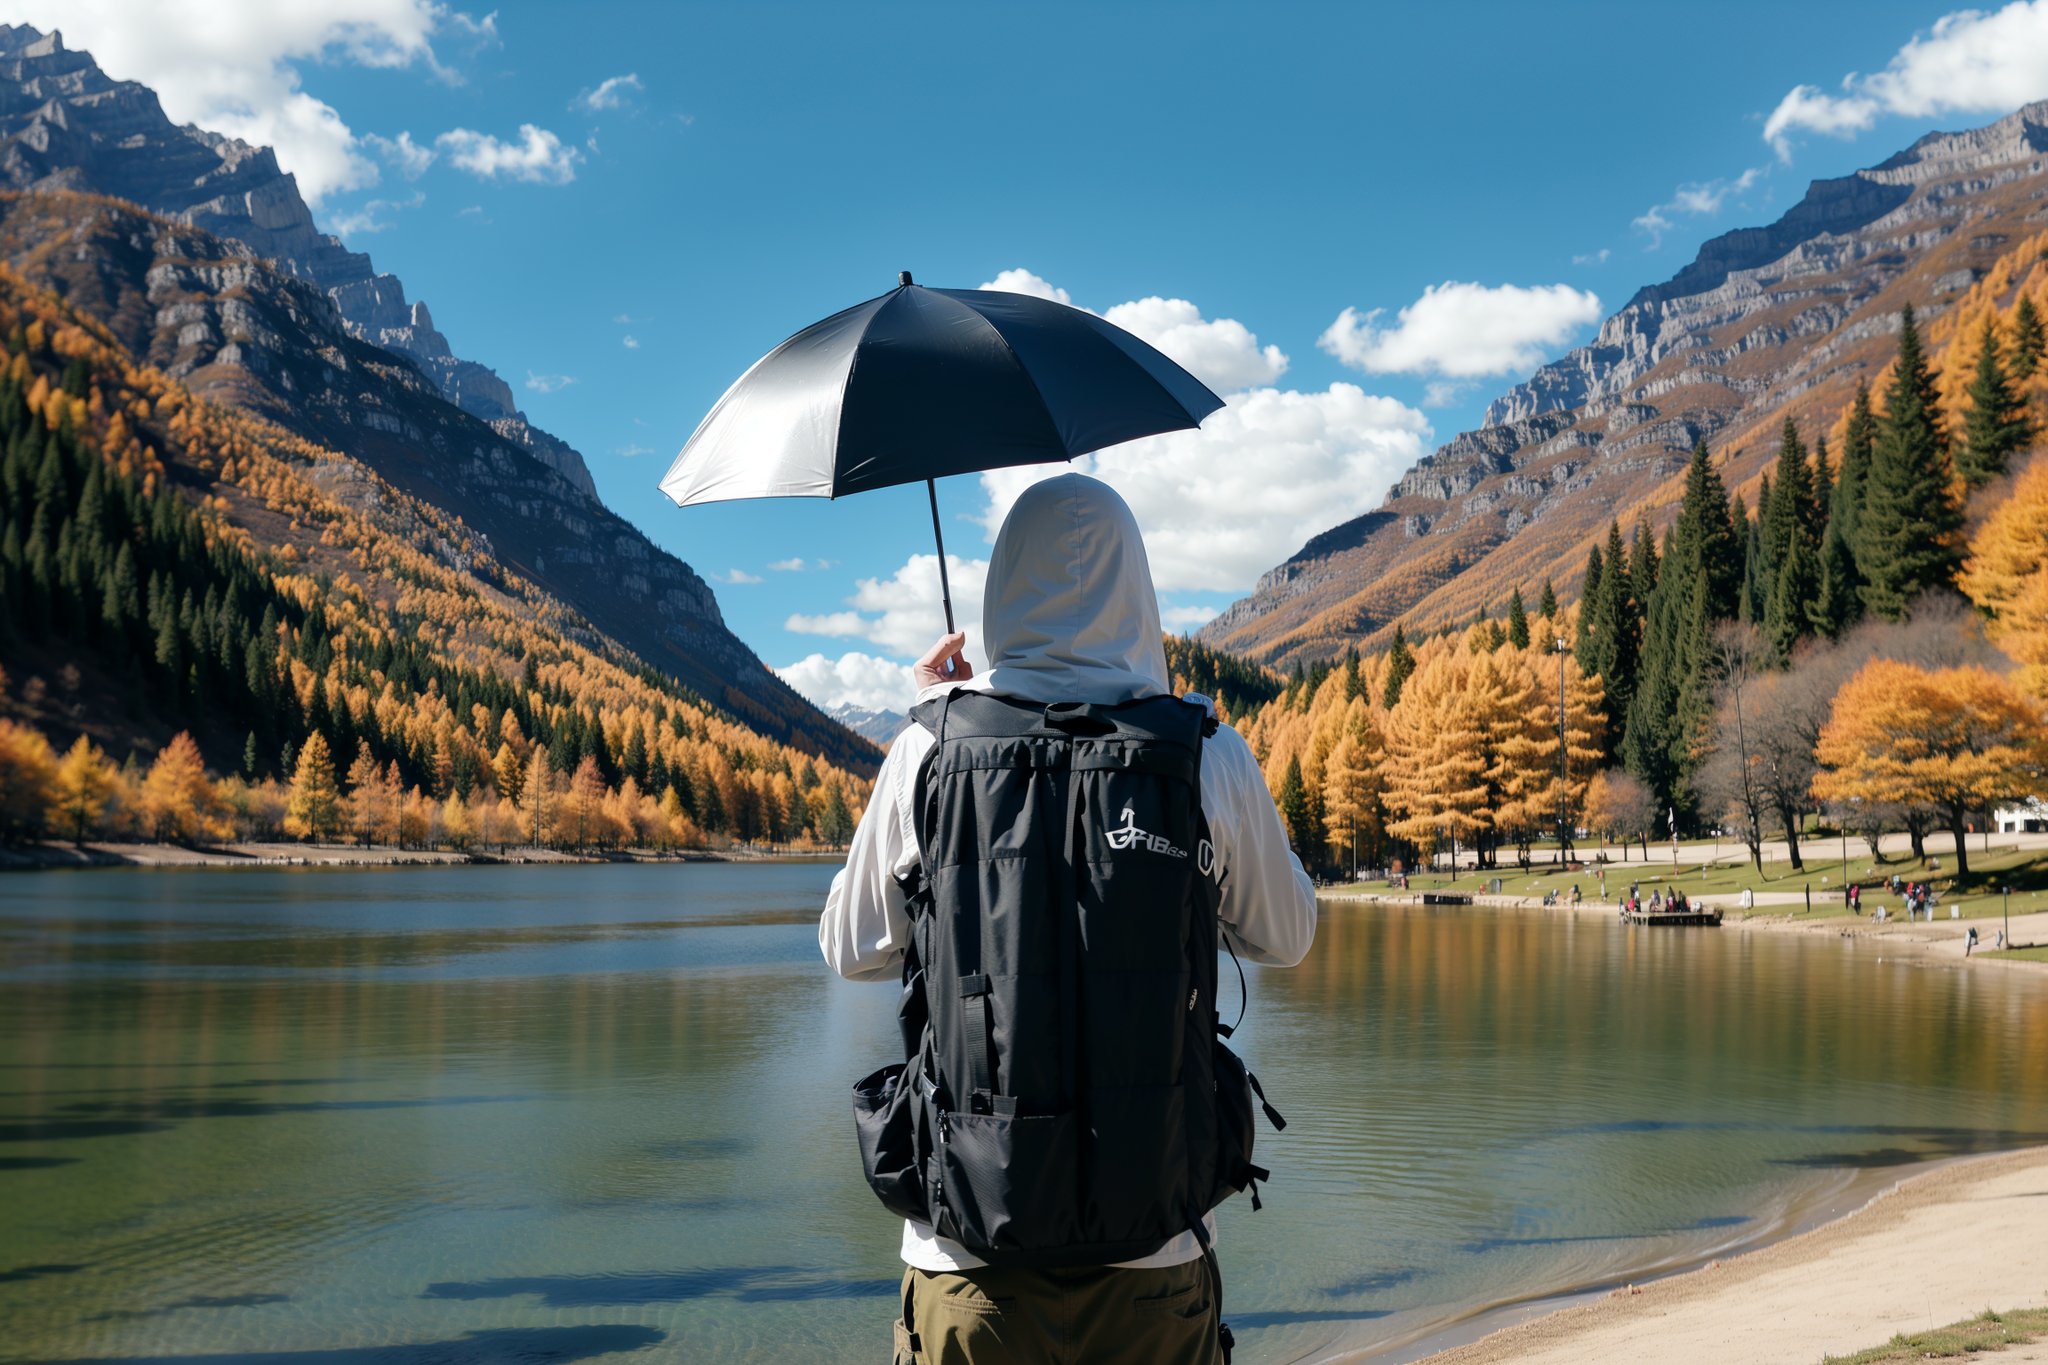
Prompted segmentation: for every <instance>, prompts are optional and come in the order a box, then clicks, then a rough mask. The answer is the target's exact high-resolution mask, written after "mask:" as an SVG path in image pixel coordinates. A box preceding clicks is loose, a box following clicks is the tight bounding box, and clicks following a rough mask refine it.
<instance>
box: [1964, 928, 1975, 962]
mask: <svg viewBox="0 0 2048 1365" xmlns="http://www.w3.org/2000/svg"><path fill="white" fill-rule="evenodd" d="M1975 951H1977V926H1976V925H1974V924H1973V925H1971V926H1970V932H1969V935H1968V937H1966V938H1965V939H1964V940H1963V956H1964V957H1968V956H1969V955H1970V954H1971V953H1973V952H1975Z"/></svg>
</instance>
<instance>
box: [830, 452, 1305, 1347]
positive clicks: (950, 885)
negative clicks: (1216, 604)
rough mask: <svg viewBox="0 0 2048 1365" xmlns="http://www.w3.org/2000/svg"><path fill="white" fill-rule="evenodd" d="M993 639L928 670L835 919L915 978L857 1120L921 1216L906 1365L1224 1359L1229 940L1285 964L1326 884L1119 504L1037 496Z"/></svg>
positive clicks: (1000, 590) (1024, 503) (1233, 1184)
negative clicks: (1206, 683)
mask: <svg viewBox="0 0 2048 1365" xmlns="http://www.w3.org/2000/svg"><path fill="white" fill-rule="evenodd" d="M982 629H983V632H984V635H985V636H986V643H987V646H988V657H989V664H990V668H989V671H988V673H987V674H986V675H982V676H976V675H975V674H974V673H973V671H972V669H971V668H970V667H969V666H968V664H967V661H966V659H965V658H964V657H962V655H961V649H962V647H963V646H964V644H965V642H966V637H965V636H964V635H963V634H958V633H956V634H952V635H948V636H946V637H944V638H943V639H941V640H940V641H939V642H938V644H937V645H935V646H934V647H933V648H932V650H931V651H930V652H929V653H927V654H926V655H925V657H924V658H923V660H921V661H920V662H919V664H918V667H917V680H918V683H919V689H920V690H919V693H918V703H917V705H916V706H915V707H914V708H913V709H912V711H911V715H912V717H913V718H914V721H915V723H914V724H912V725H910V726H908V727H907V728H906V729H905V730H904V731H903V733H902V734H901V735H900V736H898V738H897V740H896V742H895V743H894V744H893V745H892V746H891V747H890V749H889V754H888V757H887V758H886V759H885V760H884V761H883V763H882V768H881V771H880V773H879V774H878V775H877V776H876V779H875V789H874V794H873V796H872V798H871V799H870V801H869V804H868V807H867V810H866V811H865V813H864V814H863V815H862V816H861V821H860V825H859V828H858V829H857V830H856V831H855V833H854V837H853V844H852V847H851V848H850V850H849V851H848V854H847V861H846V867H845V869H844V870H843V871H842V872H840V873H839V875H838V876H836V877H834V878H833V881H832V889H831V892H830V894H829V895H828V896H827V898H826V902H825V914H824V918H823V920H822V922H821V923H820V925H819V928H818V941H819V946H820V947H821V948H822V950H823V952H824V955H825V960H826V961H827V962H829V963H830V964H831V965H832V966H833V968H834V969H835V970H837V971H838V972H839V974H840V975H842V976H845V977H847V978H849V979H850V980H855V981H884V980H897V979H901V980H902V981H903V982H904V985H905V996H906V1000H905V1004H904V1005H903V1006H902V1014H903V1017H904V1018H905V1021H906V1026H905V1035H906V1036H905V1044H906V1056H907V1058H908V1060H907V1063H906V1065H905V1066H904V1067H901V1068H885V1069H884V1070H883V1071H882V1072H879V1073H877V1075H876V1076H874V1077H870V1078H868V1080H866V1081H863V1082H862V1083H861V1085H860V1086H858V1087H856V1107H855V1117H856V1120H857V1121H858V1122H859V1126H860V1128H861V1145H862V1157H863V1162H864V1164H865V1165H866V1167H867V1174H868V1179H869V1183H870V1184H871V1185H873V1186H874V1187H875V1190H876V1192H877V1194H878V1195H880V1196H881V1198H882V1202H883V1204H884V1205H885V1206H887V1207H888V1208H889V1209H890V1210H891V1211H892V1212H896V1213H898V1214H901V1215H903V1216H904V1218H905V1220H906V1221H905V1223H904V1227H903V1236H902V1257H903V1260H904V1262H905V1263H906V1267H907V1268H906V1270H905V1272H904V1276H903V1289H902V1305H903V1306H902V1317H901V1321H900V1322H899V1323H898V1325H897V1328H896V1331H897V1359H898V1360H899V1361H902V1360H914V1361H916V1362H920V1365H923V1363H925V1362H931V1363H932V1365H960V1363H963V1362H973V1363H974V1365H989V1363H990V1362H1013V1361H1030V1362H1041V1361H1046V1362H1049V1361H1061V1362H1068V1361H1071V1362H1093V1361H1118V1362H1122V1361H1132V1362H1138V1361H1145V1362H1152V1361H1159V1362H1167V1365H1216V1362H1220V1361H1222V1360H1223V1358H1224V1355H1223V1352H1224V1345H1225V1338H1224V1336H1223V1332H1222V1317H1221V1309H1222V1274H1221V1271H1220V1270H1219V1269H1218V1266H1217V1262H1216V1255H1215V1249H1214V1248H1215V1241H1216V1223H1215V1219H1214V1217H1213V1216H1212V1215H1211V1214H1210V1209H1211V1208H1212V1207H1214V1206H1215V1205H1216V1204H1218V1203H1220V1202H1221V1201H1222V1199H1224V1198H1225V1197H1227V1196H1228V1195H1229V1194H1230V1193H1232V1192H1234V1191H1235V1190H1238V1189H1242V1188H1245V1187H1247V1186H1249V1185H1250V1184H1251V1183H1252V1182H1253V1181H1254V1180H1258V1179H1264V1178H1265V1172H1264V1171H1261V1170H1259V1169H1258V1168H1257V1167H1256V1166H1252V1165H1251V1164H1250V1160H1249V1152H1248V1151H1247V1150H1244V1149H1245V1148H1246V1145H1247V1144H1246V1142H1245V1141H1244V1140H1243V1139H1242V1137H1231V1136H1227V1135H1229V1134H1234V1133H1237V1132H1238V1131H1239V1130H1240V1129H1242V1130H1243V1131H1244V1132H1248V1131H1249V1125H1250V1122H1251V1116H1252V1104H1253V1099H1252V1094H1251V1089H1250V1088H1248V1086H1247V1082H1246V1073H1245V1072H1244V1070H1243V1067H1242V1064H1241V1063H1238V1062H1237V1061H1236V1059H1235V1058H1234V1057H1233V1056H1232V1055H1231V1054H1230V1052H1229V1050H1228V1049H1227V1048H1226V1047H1224V1045H1223V1044H1222V1043H1221V1042H1220V1041H1218V1040H1217V1038H1216V1034H1217V1033H1218V1032H1220V1031H1221V1030H1220V1029H1219V1028H1218V1027H1217V1026H1218V1025H1219V1024H1220V1022H1221V1021H1220V1019H1219V1017H1218V1016H1217V1014H1216V1000H1215V995H1216V975H1217V940H1218V938H1219V937H1220V938H1221V939H1222V941H1223V942H1224V943H1225V944H1226V945H1228V946H1230V947H1232V948H1233V949H1234V951H1235V952H1236V953H1238V954H1239V955H1241V956H1243V957H1248V958H1251V959H1252V960H1254V961H1257V962H1263V963H1268V964H1271V965H1276V966H1283V967H1285V966H1292V965H1293V964H1295V963H1297V962H1299V961H1301V959H1302V957H1303V956H1304V955H1306V954H1307V952H1308V949H1309V944H1310V942H1311V940H1312V939H1313V938H1314V936H1315V923H1316V909H1315V897H1314V893H1313V890H1312V889H1311V887H1310V885H1309V880H1308V877H1307V875H1306V874H1305V873H1304V872H1303V871H1302V868H1301V863H1300V862H1299V861H1298V860H1297V859H1296V858H1295V856H1294V854H1293V853H1292V852H1291V851H1290V850H1289V848H1288V845H1287V834H1286V831H1285V829H1284V828H1283V827H1282V825H1281V823H1280V816H1279V813H1278V811H1277V810H1276V809H1275V808H1274V804H1273V798H1272V796H1271V795H1270V794H1269V793H1268V792H1267V790H1266V783H1265V779H1264V777H1263V776H1262V775H1261V773H1260V770H1259V764H1258V760H1257V759H1255V758H1254V757H1253V756H1252V751H1251V749H1250V747H1249V746H1247V745H1246V743H1245V742H1244V740H1243V739H1242V738H1240V737H1239V736H1238V734H1237V732H1236V731H1235V730H1233V729H1231V728H1230V727H1229V726H1227V725H1219V724H1217V723H1216V721H1215V718H1214V715H1213V711H1212V709H1211V708H1209V707H1207V706H1206V705H1205V704H1203V703H1201V702H1198V701H1195V700H1189V701H1181V700H1176V699H1175V698H1174V696H1173V688H1172V681H1171V678H1170V676H1169V674H1168V673H1167V668H1166V656H1165V651H1164V647H1163V637H1162V634H1161V631H1160V625H1159V604H1158V599H1157V597H1156V596H1155V595H1154V593H1153V589H1152V574H1151V570H1150V568H1149V567H1148V565H1147V562H1146V558H1145V546H1144V542H1143V541H1142V540H1141V539H1140V537H1139V534H1138V525H1137V522H1136V521H1134V520H1133V519H1132V517H1131V512H1130V509H1129V508H1128V507H1126V506H1125V505H1124V502H1123V499H1121V498H1119V497H1118V496H1117V495H1116V493H1115V492H1114V491H1113V490H1111V489H1110V488H1109V486H1108V485H1106V484H1103V483H1099V482H1097V481H1096V480H1094V479H1090V478H1086V477H1084V476H1082V475H1079V474H1065V475H1061V476H1059V477H1057V478H1052V479H1047V480H1045V481H1044V482H1042V483H1037V484H1034V485H1032V486H1031V487H1030V488H1029V489H1027V490H1026V491H1025V492H1024V494H1023V496H1022V497H1020V498H1019V499H1018V500H1017V502H1016V505H1015V506H1014V507H1012V508H1011V510H1010V514H1009V515H1008V517H1006V518H1005V519H1004V521H1003V526H1002V530H1001V532H1000V533H999V534H998V535H997V537H996V544H995V549H994V552H993V553H992V554H991V555H990V557H989V569H988V579H987V587H986V591H985V597H984V607H983V611H982ZM906 1078H907V1080H906ZM863 1106H865V1107H866V1112H865V1113H864V1112H863ZM1267 1113H1268V1116H1269V1117H1272V1116H1273V1113H1272V1110H1271V1108H1270V1106H1268V1107H1267ZM1255 1197H1256V1195H1255Z"/></svg>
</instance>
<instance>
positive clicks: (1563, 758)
mask: <svg viewBox="0 0 2048 1365" xmlns="http://www.w3.org/2000/svg"><path fill="white" fill-rule="evenodd" d="M1568 648H1570V646H1568V645H1567V644H1565V642H1564V639H1563V637H1559V639H1558V641H1557V866H1558V870H1559V871H1563V870H1564V855H1565V850H1566V849H1567V848H1569V847H1570V846H1571V834H1570V832H1569V831H1568V830H1567V829H1566V827H1565V819H1566V807H1567V806H1568V805H1569V804H1570V800H1571V798H1570V792H1571V781H1572V779H1571V747H1570V745H1569V744H1568V743H1566V741H1565V737H1564V655H1565V651H1566V650H1567V649H1568Z"/></svg>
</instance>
